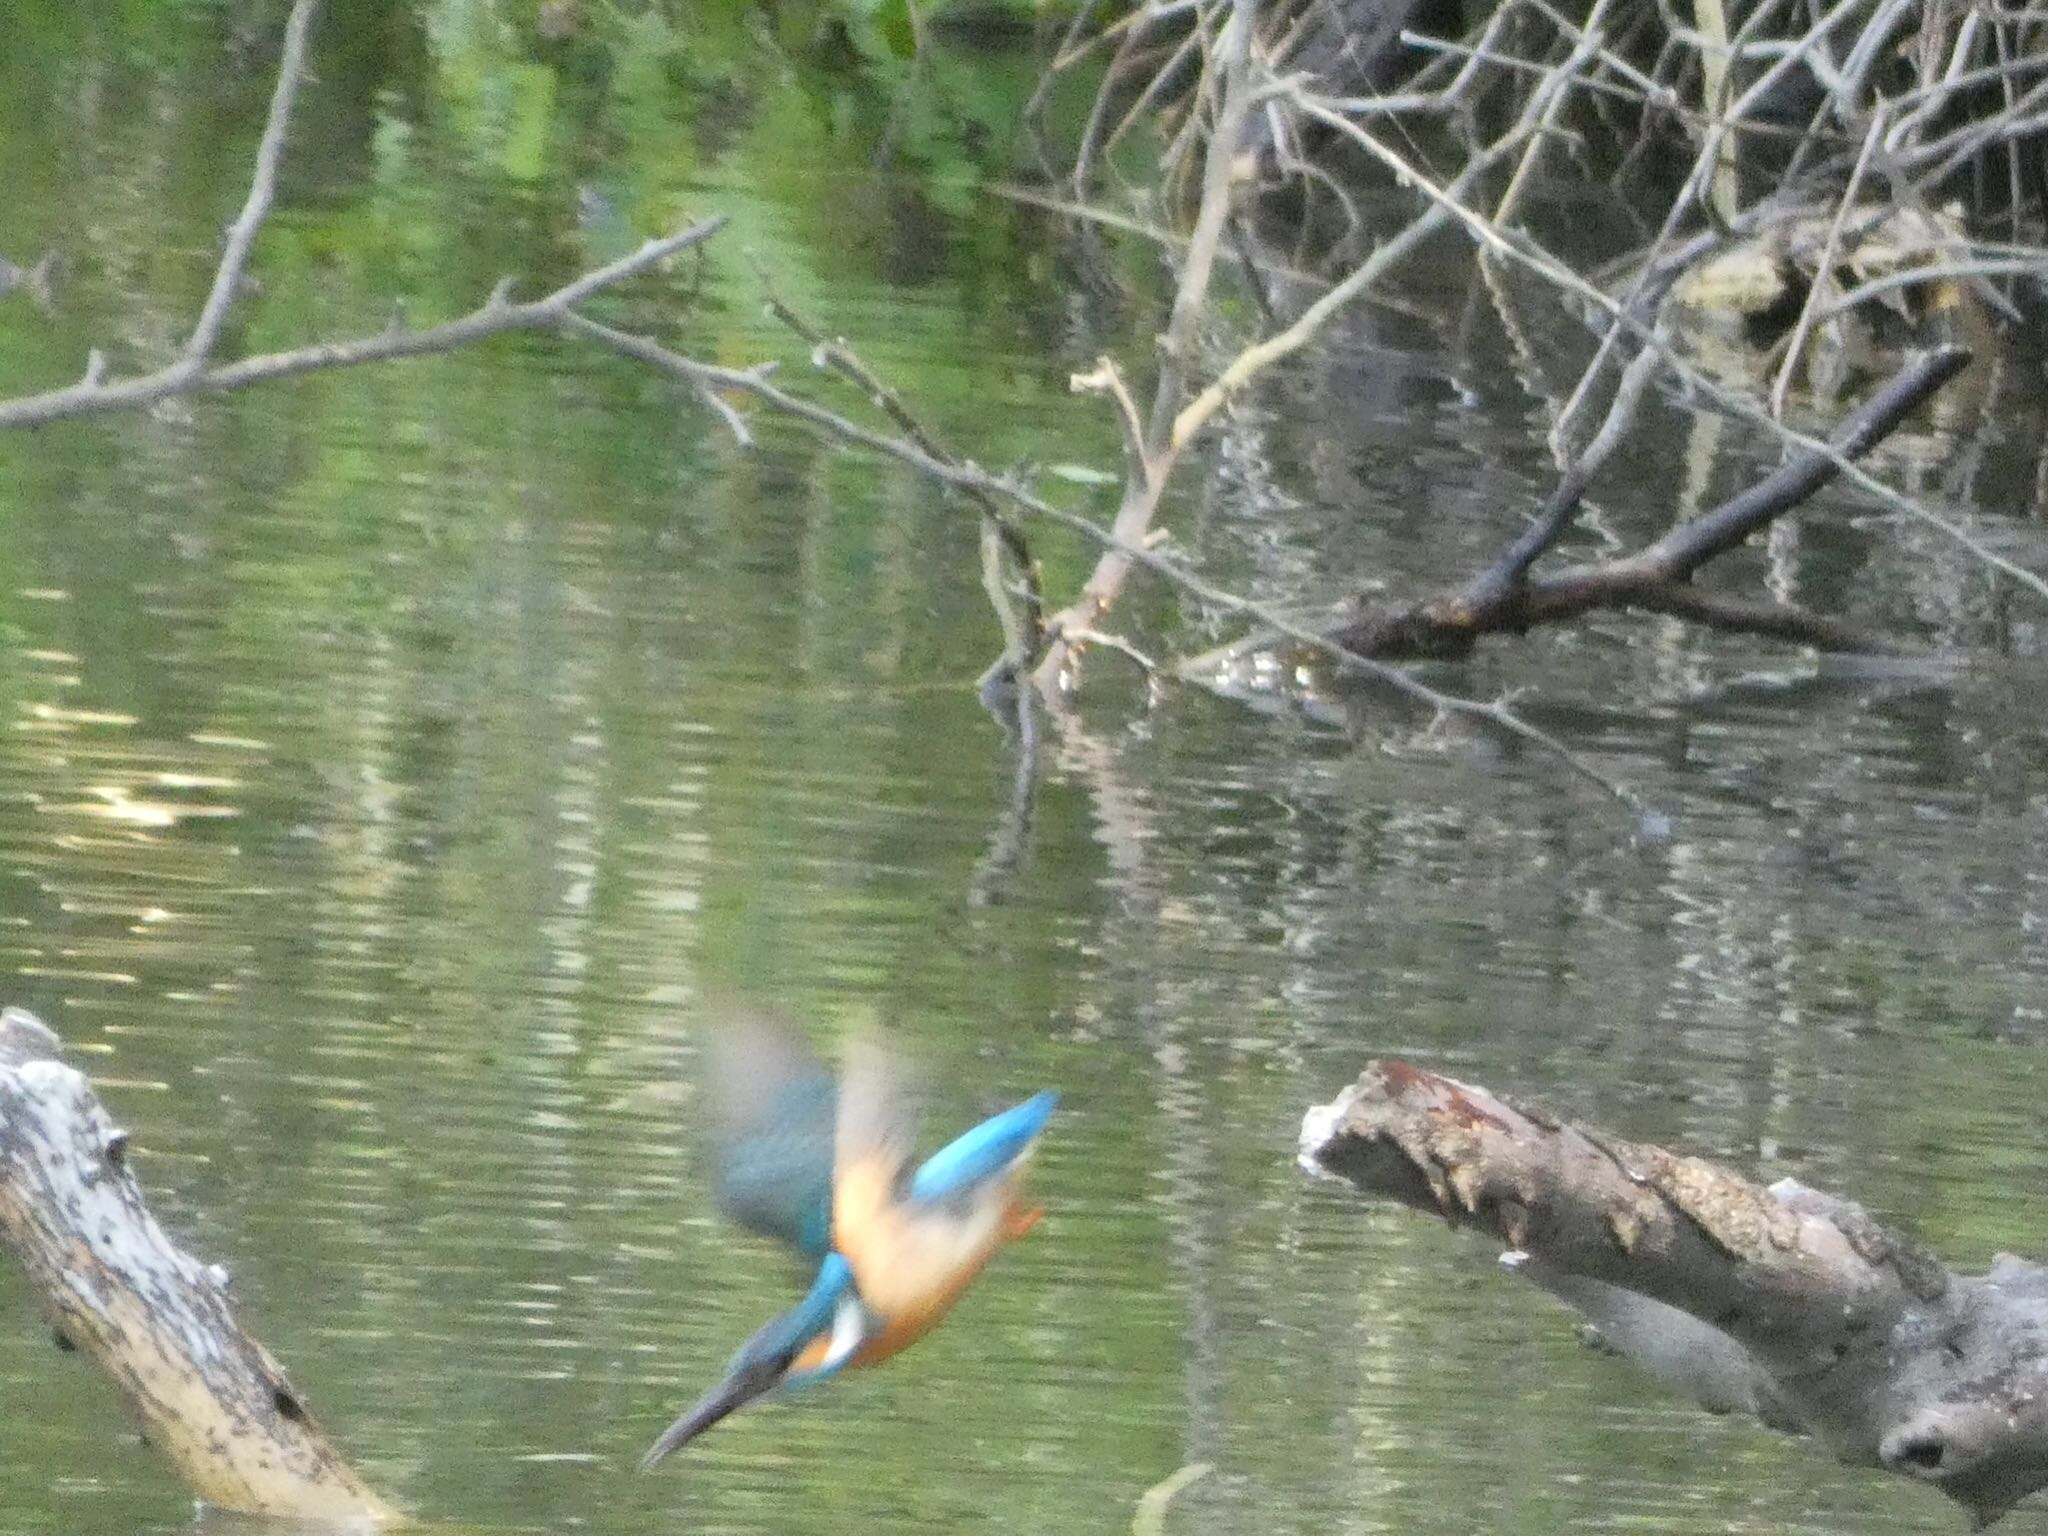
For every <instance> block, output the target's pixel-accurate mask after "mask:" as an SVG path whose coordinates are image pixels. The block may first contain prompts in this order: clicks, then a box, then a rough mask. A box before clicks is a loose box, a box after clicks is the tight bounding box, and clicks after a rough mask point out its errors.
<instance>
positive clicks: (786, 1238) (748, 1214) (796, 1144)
mask: <svg viewBox="0 0 2048 1536" xmlns="http://www.w3.org/2000/svg"><path fill="white" fill-rule="evenodd" d="M710 1055H711V1082H710V1089H711V1093H710V1098H711V1108H712V1115H713V1118H714V1121H715V1124H716V1146H715V1151H716V1161H717V1176H716V1182H715V1189H714V1193H715V1194H716V1197H717V1200H718V1206H719V1209H720V1210H722V1211H723V1212H724V1213H725V1214H726V1215H727V1216H728V1217H729V1218H731V1219H732V1220H733V1221H735V1222H737V1223H738V1224H739V1225H741V1226H743V1227H745V1228H746V1229H747V1230H748V1231H750V1232H755V1233H758V1234H760V1235H761V1236H763V1237H772V1238H774V1239H776V1240H777V1241H779V1242H785V1243H788V1244H789V1245H790V1246H791V1247H793V1248H795V1249H796V1250H797V1251H798V1252H799V1253H801V1254H803V1256H804V1257H805V1258H807V1259H812V1260H818V1259H822V1258H823V1257H824V1256H825V1253H826V1251H827V1250H828V1249H830V1248H831V1246H832V1143H833V1129H832V1127H833V1118H834V1099H835V1097H836V1095H835V1093H834V1090H833V1085H832V1074H831V1073H830V1072H828V1071H826V1070H825V1064H824V1063H823V1062H821V1061H819V1060H818V1058H817V1057H816V1056H814V1055H813V1054H811V1050H810V1047H808V1046H807V1045H805V1044H804V1042H803V1040H802V1039H801V1038H800V1037H799V1036H798V1035H797V1034H796V1032H795V1031H794V1030H792V1029H790V1028H789V1027H788V1026H786V1025H782V1024H778V1023H774V1022H772V1021H770V1020H767V1019H764V1018H759V1017H753V1016H739V1017H735V1018H733V1019H732V1020H731V1021H730V1022H729V1023H728V1024H727V1025H726V1027H725V1028H724V1029H723V1030H722V1031H721V1032H720V1033H719V1035H718V1036H717V1037H716V1038H715V1039H714V1040H713V1041H712V1043H711V1048H710Z"/></svg>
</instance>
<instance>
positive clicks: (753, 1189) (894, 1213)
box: [640, 1022, 1058, 1471]
mask: <svg viewBox="0 0 2048 1536" xmlns="http://www.w3.org/2000/svg"><path fill="white" fill-rule="evenodd" d="M716 1056H717V1059H716V1074H717V1075H716V1080H715V1087H714V1097H715V1099H716V1100H717V1102H718V1105H719V1111H720V1126H719V1135H720V1152H719V1192H718V1199H719V1204H720V1205H721V1206H722V1207H724V1209H725V1210H726V1212H727V1213H728V1214H729V1215H731V1216H732V1217H733V1219H734V1220H735V1221H738V1222H740V1223H742V1224H743V1225H745V1226H747V1227H749V1228H751V1229H752V1230H754V1231H756V1232H762V1233H766V1234H768V1235H770V1236H773V1237H779V1238H782V1239H784V1240H785V1241H788V1242H792V1243H794V1244H796V1246H797V1247H799V1248H800V1249H802V1250H803V1251H804V1252H806V1253H812V1254H816V1255H820V1256H821V1260H820V1263H819V1267H818V1274H817V1278H816V1280H815V1281H814V1282H813V1283H812V1286H811V1289H810V1291H809V1293H808V1294H807V1295H806V1296H805V1297H804V1298H803V1300H801V1301H800V1302H798V1303H797V1304H796V1305H795V1306H794V1307H791V1308H790V1309H789V1310H788V1311H787V1312H784V1313H783V1314H781V1315H780V1316H779V1317H777V1318H775V1319H774V1320H773V1321H771V1322H769V1323H768V1324H767V1325H766V1326H765V1327H763V1328H762V1329H761V1330H760V1331H759V1332H758V1333H756V1334H755V1335H754V1336H753V1337H752V1338H751V1339H749V1340H747V1342H746V1343H745V1344H744V1345H742V1346H741V1348H740V1351H739V1353H738V1354H737V1355H735V1356H734V1357H733V1360H732V1363H731V1364H730V1365H729V1366H727V1367H726V1371H725V1375H724V1376H723V1377H722V1378H721V1379H720V1381H719V1383H718V1385H717V1386H715V1387H713V1388H712V1389H711V1390H710V1391H709V1392H707V1393H706V1394H705V1395H704V1396H703V1397H702V1398H700V1399H699V1400H698V1401H697V1402H696V1403H695V1404H693V1405H692V1406H691V1408H690V1410H689V1411H688V1412H687V1413H685V1414H684V1415H683V1416H682V1417H681V1418H679V1419H677V1420H676V1421H675V1423H673V1424H671V1425H670V1426H669V1427H668V1428H667V1429H666V1430H665V1431H663V1433H662V1436H661V1438H660V1439H658V1440H656V1441H655V1442H654V1445H653V1446H652V1447H651V1448H650V1449H649V1450H648V1452H647V1455H646V1457H645V1458H644V1459H643V1460H642V1461H641V1464H640V1465H641V1469H642V1470H643V1471H644V1470H646V1469H647V1468H648V1467H651V1466H653V1465H654V1464H655V1463H656V1462H658V1461H660V1460H661V1459H662V1458H663V1457H665V1456H667V1455H668V1454H669V1453H670V1452H672V1451H675V1450H677V1449H678V1448H680V1447H681V1446H683V1445H685V1444H687V1443H688V1442H689V1441H690V1440H692V1439H694V1438H695V1437H696V1436H698V1435H700V1434H702V1433H703V1432H704V1431H705V1430H706V1429H709V1428H710V1427H711V1426H712V1425H713V1424H716V1423H717V1422H718V1421H719V1420H721V1419H723V1418H725V1417H726V1416H727V1415H728V1414H731V1413H733V1412H734V1411H735V1410H737V1409H739V1408H743V1407H745V1406H746V1405H747V1404H748V1403H750V1402H752V1401H754V1400H755V1399H757V1398H760V1397H762V1396H764V1395H765V1394H767V1393H769V1392H772V1391H774V1390H776V1389H777V1388H786V1387H799V1386H804V1385H807V1384H809V1383H811V1382H815V1381H821V1380H823V1379H825V1378H827V1377H829V1376H832V1375H833V1374H835V1373H836V1372H838V1371H839V1370H841V1369H842V1368H848V1367H853V1366H862V1365H872V1364H874V1363H875V1362H877V1361H880V1360H886V1359H887V1358H888V1357H889V1356H891V1355H893V1354H895V1353H896V1352H897V1351H898V1350H901V1349H903V1348H905V1347H906V1346H908V1345H910V1344H913V1343H915V1342H916V1341H917V1340H918V1339H920V1338H922V1337H924V1335H925V1334H926V1333H928V1332H930V1331H931V1329H932V1327H933V1325H934V1324H936V1323H937V1322H938V1321H939V1319H940V1318H942V1317H944V1316H945V1315H946V1313H947V1311H948V1310H949V1309H950V1308H951V1307H952V1305H953V1303H954V1302H955V1301H957V1300H958V1299H959V1297H960V1294H961V1292H963V1291H964V1290H966V1289H967V1287H968V1285H969V1284H970V1283H972V1281H973V1280H974V1277H975V1276H976V1275H978V1274H980V1273H981V1271H982V1270H983V1269H984V1268H985V1267H986V1266H987V1264H988V1261H989V1260H990V1259H991V1258H993V1257H994V1256H995V1253H996V1250H997V1249H998V1248H1000V1247H1001V1246H1002V1245H1003V1244H1004V1243H1005V1242H1007V1241H1008V1240H1010V1239H1012V1238H1016V1237H1021V1236H1023V1235H1024V1233H1025V1232H1027V1231H1029V1230H1030V1229H1031V1227H1032V1225H1033V1224H1034V1223H1035V1222H1036V1221H1037V1220H1038V1217H1039V1214H1040V1213H1039V1212H1038V1211H1036V1210H1032V1209H1028V1208H1026V1207H1025V1205H1024V1204H1023V1202H1022V1200H1021V1198H1020V1182H1021V1179H1022V1176H1023V1171H1024V1167H1025V1164H1026V1163H1027V1162H1028V1161H1029V1159H1030V1156H1031V1152H1032V1149H1033V1148H1034V1147H1035V1146H1036V1145H1037V1143H1038V1138H1039V1136H1040V1135H1042V1134H1043V1133H1044V1131H1045V1126H1046V1122H1047V1120H1048V1119H1049V1118H1050V1117H1051V1115H1052V1111H1053V1106H1054V1104H1055V1103H1057V1102H1058V1099H1057V1096H1056V1095H1054V1094H1050V1093H1041V1094H1038V1095H1036V1096H1035V1097H1033V1098H1030V1099H1027V1100H1025V1101H1024V1102H1023V1103H1022V1104H1019V1105H1017V1106H1016V1107H1015V1108H1012V1109H1007V1110H1005V1111H1003V1113H1001V1114H999V1115H997V1116H995V1117H994V1118H992V1119H989V1120H985V1121H983V1122H982V1123H981V1124H980V1125H977V1126H976V1127H974V1129H973V1130H971V1131H968V1132H967V1133H966V1134H965V1135H962V1136H960V1137H958V1138H957V1139H955V1140H954V1141H953V1142H951V1143H950V1144H948V1145H947V1146H946V1147H944V1148H942V1149H941V1150H940V1151H939V1152H937V1153H936V1154H934V1155H933V1156H932V1157H930V1158H928V1159H926V1161H925V1162H924V1163H923V1164H922V1165H921V1166H920V1167H919V1168H917V1170H916V1171H915V1172H911V1171H910V1158H911V1155H912V1149H913V1147H914V1146H915V1143H916V1134H917V1119H918V1115H917V1100H916V1095H915V1094H913V1093H912V1092H911V1091H910V1088H909V1086H908V1083H909V1076H908V1074H907V1073H906V1072H905V1071H904V1070H903V1068H902V1066H901V1065H900V1064H899V1063H898V1062H896V1061H895V1060H893V1059H892V1058H891V1057H890V1056H888V1055H887V1054H886V1053H885V1052H884V1051H882V1050H881V1049H880V1048H879V1047H878V1046H875V1045H873V1044H869V1043H863V1044H859V1045H856V1046H855V1047H854V1048H853V1049H852V1050H851V1051H849V1052H848V1054H847V1063H846V1072H845V1075H844V1079H843V1081H842V1082H841V1083H840V1084H839V1086H838V1090H837V1092H836V1093H835V1091H834V1088H833V1084H832V1081H831V1079H830V1078H829V1077H828V1076H826V1074H825V1072H824V1069H823V1068H822V1067H820V1066H819V1065H818V1063H817V1061H816V1059H815V1058H814V1057H812V1056H811V1054H810V1052H809V1051H807V1050H806V1049H805V1048H804V1047H803V1045H802V1043H801V1042H800V1041H799V1040H797V1039H796V1037H795V1036H794V1035H792V1034H790V1033H789V1032H788V1031H786V1030H782V1029H779V1028H776V1027H773V1026H768V1025H763V1024H758V1023H753V1022H749V1023H748V1024H747V1025H745V1026H736V1027H735V1028H734V1029H733V1030H732V1031H730V1032H729V1036H728V1038H727V1039H725V1040H724V1041H722V1042H721V1044H720V1046H719V1048H718V1050H717V1053H716Z"/></svg>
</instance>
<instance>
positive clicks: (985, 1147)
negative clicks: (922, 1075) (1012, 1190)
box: [910, 1093, 1060, 1200]
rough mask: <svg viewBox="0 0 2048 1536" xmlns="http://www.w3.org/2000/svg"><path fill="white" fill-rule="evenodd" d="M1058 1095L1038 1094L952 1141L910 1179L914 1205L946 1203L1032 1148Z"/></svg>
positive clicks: (1048, 1117) (925, 1162) (930, 1158)
mask: <svg viewBox="0 0 2048 1536" xmlns="http://www.w3.org/2000/svg"><path fill="white" fill-rule="evenodd" d="M1059 1101H1060V1096H1059V1095H1058V1094H1056V1093H1037V1094H1033V1095H1032V1096H1031V1097H1030V1098H1028V1099H1026V1100H1025V1101H1024V1102H1023V1103H1022V1104H1019V1105H1016V1106H1015V1107H1014V1108H1011V1109H1006V1110H1004V1111H1003V1112H1002V1113H1001V1114H1000V1115H995V1116H992V1117H991V1118H989V1119H987V1120H984V1121H982V1122H981V1124H979V1125H977V1126H975V1127H974V1129H972V1130H971V1131H965V1132H963V1133H961V1134H960V1135H959V1136H956V1137H954V1138H953V1140H952V1141H950V1142H948V1143H947V1144H946V1145H945V1146H943V1147H941V1148H940V1149H939V1150H938V1151H936V1152H934V1153H933V1154H932V1155H931V1156H930V1157H928V1158H926V1159H925V1161H924V1163H923V1165H922V1166H921V1167H919V1168H918V1170H917V1172H916V1173H915V1174H913V1175H912V1176H911V1179H910V1197H911V1198H912V1199H913V1200H947V1199H951V1198H952V1197H953V1196H955V1195H957V1194H960V1193H961V1192H962V1191H964V1190H968V1189H971V1188H973V1187H974V1186H975V1185H977V1184H980V1183H983V1182H985V1181H986V1180H988V1179H992V1178H994V1177H995V1176H996V1175H998V1174H1000V1173H1003V1172H1005V1171H1007V1170H1008V1169H1009V1167H1010V1166H1011V1165H1012V1164H1013V1163H1015V1162H1016V1161H1017V1159H1018V1158H1020V1157H1022V1156H1023V1155H1024V1154H1025V1153H1026V1152H1028V1151H1029V1150H1030V1149H1031V1144H1032V1143H1033V1142H1035V1141H1036V1140H1038V1138H1039V1136H1040V1135H1041V1134H1042V1133H1043V1132H1044V1130H1045V1124H1046V1121H1047V1120H1049V1119H1051V1117H1052V1111H1053V1106H1054V1105H1056V1104H1058V1103H1059Z"/></svg>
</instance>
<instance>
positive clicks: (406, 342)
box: [0, 215, 725, 428]
mask: <svg viewBox="0 0 2048 1536" xmlns="http://www.w3.org/2000/svg"><path fill="white" fill-rule="evenodd" d="M724 226H725V218H724V216H723V215H720V216H717V217H714V218H708V219H700V220H699V221H697V222H696V223H695V224H692V225H689V226H688V227H687V228H684V229H681V230H678V231H677V232H676V233H675V234H673V235H669V236H667V237H666V238H664V239H660V240H649V241H648V242H647V243H646V244H644V245H642V246H641V247H640V248H639V249H638V250H637V251H633V252H631V253H630V254H628V255H625V256H622V257H620V258H619V259H618V260H617V261H614V262H611V263H609V264H608V265H606V266H603V267H599V268H597V269H595V270H594V271H590V272H586V273H584V274H583V275H582V276H580V277H578V278H576V279H575V280H574V281H573V282H570V283H567V284H565V285H563V286H562V287H560V288H557V289H556V290H555V291H554V292H553V293H550V294H548V295H546V296H545V297H543V298H539V299H535V300H533V301H532V302H531V303H527V304H508V303H505V302H503V300H502V297H501V293H500V290H502V288H503V285H502V284H500V285H499V289H498V290H493V294H492V297H491V298H487V299H486V300H485V301H484V302H483V303H482V304H481V305H479V306H478V307H477V308H476V309H473V310H471V311H470V312H469V313H468V314H466V315H463V316H461V317H460V318H459V319H455V320H449V321H446V322H444V323H443V324H441V325H436V326H430V327H429V328H427V329H426V330H422V331H408V330H402V329H399V330H393V329H387V330H383V331H379V332H377V333H376V334H374V335H370V336H361V337H356V338H353V339H351V340H348V341H338V342H321V343H316V344H315V345H312V346H308V347H297V348H293V349H292V350H289V351H285V352H264V353H259V354H258V355H257V356H255V357H245V358H242V359H240V360H238V361H236V362H232V363H216V364H213V365H211V366H208V367H203V368H199V369H197V370H194V369H192V368H190V367H189V366H188V365H187V364H185V363H184V362H183V361H182V360H181V361H179V362H176V363H173V364H171V365H170V366H168V367H165V368H160V369H158V370H157V371H156V372H154V373H146V374H138V375H137V376H135V377H133V378H128V379H115V380H113V381H111V382H108V381H105V380H104V379H103V378H101V377H99V376H96V375H95V374H94V373H93V372H92V371H90V370H88V372H87V375H86V377H85V378H83V379H81V380H80V381H79V382H78V383H76V384H73V385H71V386H69V387H68V388H65V389H55V390H51V391H49V392H48V393H46V394H40V395H25V396H22V397H20V398H18V399H14V400H7V401H0V428H5V427H32V426H41V425H43V424H44V423H46V422H52V421H62V420H66V419H69V418H71V417H77V416H94V415H98V414H101V413H102V412H107V411H133V410H141V409H144V408H145V407H148V406H151V405H154V404H155V403H156V402H157V401H159V400H162V399H164V398H166V397H167V396H171V395H182V394H200V393H223V392H226V391H228V390H235V389H247V388H248V387H249V386H250V385H252V384H264V383H268V382H269V381H271V380H273V379H287V378H292V377H295V376H296V375H298V374H302V373H315V372H318V371H321V370H323V369H328V368H351V367H355V366H358V365H360V364H363V363H382V362H394V361H397V360H399V359H401V358H409V357H425V356H429V355H431V354H435V353H441V352H449V351H453V350H454V349H455V348H457V347H461V346H466V345H468V344H469V343H471V342H476V341H482V340H484V339H485V338H487V337H491V336H500V335H503V334H505V333H506V332H508V331H534V330H547V329H550V328H552V327H555V326H559V325H560V324H562V322H563V321H564V319H565V318H566V317H568V316H569V315H570V314H571V313H573V306H574V305H576V304H579V303H581V302H583V301H584V300H585V299H588V298H591V297H593V296H594V295H596V294H598V293H602V292H603V291H604V290H605V289H607V288H611V287H614V286H616V285H617V284H619V283H622V282H624V281H625V280H626V279H628V278H630V277H635V276H638V275H639V274H640V273H642V272H645V271H647V270H648V269H649V268H651V267H654V266H656V265H658V264H659V263H661V262H662V261H665V260H666V259H668V258H669V257H670V256H673V255H675V254H676V253H677V252H678V251H683V250H687V249H689V248H690V247H691V246H694V245H700V244H702V243H703V242H704V241H706V240H708V239H710V238H711V237H712V236H713V235H715V234H716V233H718V231H719V230H720V229H722V228H724Z"/></svg>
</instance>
